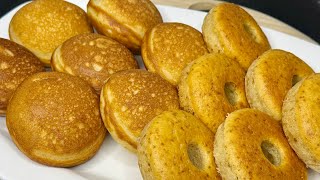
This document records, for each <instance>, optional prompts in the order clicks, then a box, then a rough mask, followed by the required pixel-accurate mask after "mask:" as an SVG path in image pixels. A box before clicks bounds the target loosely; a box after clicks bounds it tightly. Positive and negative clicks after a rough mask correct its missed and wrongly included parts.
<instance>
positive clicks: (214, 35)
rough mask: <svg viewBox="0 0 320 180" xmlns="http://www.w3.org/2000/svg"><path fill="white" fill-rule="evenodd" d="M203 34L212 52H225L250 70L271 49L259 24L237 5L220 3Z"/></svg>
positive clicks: (210, 13)
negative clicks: (258, 58) (256, 60)
mask: <svg viewBox="0 0 320 180" xmlns="http://www.w3.org/2000/svg"><path fill="white" fill-rule="evenodd" d="M202 33H203V37H204V40H205V42H206V44H207V46H208V49H209V51H210V52H211V53H224V54H225V55H227V56H228V57H230V58H232V59H234V60H236V61H238V62H239V64H240V65H241V67H242V68H243V69H245V70H247V69H248V68H249V66H250V64H251V63H252V62H253V61H254V60H255V59H256V58H257V57H258V56H259V55H261V54H262V53H263V52H265V51H267V50H269V49H270V44H269V42H268V39H267V37H266V36H265V34H264V33H263V31H262V30H261V28H260V26H259V25H258V24H257V22H256V21H255V20H254V19H253V17H251V16H250V15H249V14H248V13H247V12H246V11H245V10H243V9H242V8H241V7H239V6H238V5H235V4H231V3H221V4H219V5H217V6H216V7H214V8H212V9H211V10H210V12H209V13H208V14H207V15H206V17H205V19H204V21H203V25H202Z"/></svg>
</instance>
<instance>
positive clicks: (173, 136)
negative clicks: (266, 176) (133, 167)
mask: <svg viewBox="0 0 320 180" xmlns="http://www.w3.org/2000/svg"><path fill="white" fill-rule="evenodd" d="M213 139H214V134H213V133H212V132H211V131H210V130H209V129H208V128H207V127H206V126H205V125H204V124H203V123H202V122H201V121H200V120H198V119H197V118H195V117H194V116H192V115H191V114H189V113H187V112H185V111H182V110H172V111H165V112H163V113H161V114H160V115H158V116H156V117H155V118H154V119H153V120H152V121H151V122H150V123H149V124H148V125H147V126H146V127H145V128H144V130H143V132H142V133H141V137H140V139H139V145H138V160H139V167H140V172H141V174H142V177H143V179H145V180H150V179H221V178H220V175H219V174H218V173H217V171H216V166H215V163H214V157H213Z"/></svg>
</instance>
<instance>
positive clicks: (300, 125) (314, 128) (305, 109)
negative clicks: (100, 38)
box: [282, 74, 320, 172]
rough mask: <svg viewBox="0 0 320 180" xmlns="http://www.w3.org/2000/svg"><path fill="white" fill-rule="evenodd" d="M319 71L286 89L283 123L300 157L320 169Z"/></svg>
mask: <svg viewBox="0 0 320 180" xmlns="http://www.w3.org/2000/svg"><path fill="white" fill-rule="evenodd" d="M319 89H320V74H312V75H310V76H307V77H306V78H305V79H304V80H302V81H300V82H299V83H297V84H296V85H295V86H293V88H291V89H290V90H289V92H288V93H287V95H286V98H285V100H284V102H283V108H282V112H283V118H282V126H283V130H284V133H285V134H286V136H287V138H288V141H289V143H290V145H291V147H292V148H293V149H294V151H295V152H296V153H297V155H298V156H299V158H300V159H301V160H302V161H303V162H304V163H306V165H307V166H308V167H310V168H311V169H313V170H315V171H317V172H320V147H319V142H320V113H319V112H320V107H319V104H320V91H319Z"/></svg>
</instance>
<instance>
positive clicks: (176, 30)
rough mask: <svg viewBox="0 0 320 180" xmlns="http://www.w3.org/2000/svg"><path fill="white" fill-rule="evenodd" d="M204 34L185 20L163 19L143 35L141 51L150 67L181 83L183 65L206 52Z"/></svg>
mask: <svg viewBox="0 0 320 180" xmlns="http://www.w3.org/2000/svg"><path fill="white" fill-rule="evenodd" d="M207 52H208V51H207V48H206V46H205V43H204V41H203V38H202V34H201V33H200V32H199V31H197V30H196V29H194V28H193V27H191V26H188V25H185V24H181V23H162V24H159V25H157V26H155V27H154V28H152V29H151V30H150V31H148V33H147V34H146V36H145V37H144V39H143V44H142V49H141V54H142V58H143V61H144V63H145V65H146V67H147V69H148V70H149V71H151V72H156V73H158V74H159V75H160V76H161V77H162V78H164V79H166V80H167V81H169V82H170V83H171V84H173V85H177V84H178V82H179V80H180V76H181V72H182V70H183V68H184V67H185V66H186V65H187V64H188V63H190V62H192V61H193V60H195V59H196V58H198V57H200V56H202V55H204V54H206V53H207Z"/></svg>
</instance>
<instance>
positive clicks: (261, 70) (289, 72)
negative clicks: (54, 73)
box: [248, 49, 313, 120]
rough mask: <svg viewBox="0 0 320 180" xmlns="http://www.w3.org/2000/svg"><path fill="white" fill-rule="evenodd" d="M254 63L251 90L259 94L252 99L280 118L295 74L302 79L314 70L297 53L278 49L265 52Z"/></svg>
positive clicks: (251, 74)
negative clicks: (256, 97)
mask: <svg viewBox="0 0 320 180" xmlns="http://www.w3.org/2000/svg"><path fill="white" fill-rule="evenodd" d="M254 63H255V65H254V66H253V67H252V69H250V70H249V71H250V72H251V73H250V76H252V77H251V78H252V82H253V87H254V88H251V89H250V90H251V92H252V93H256V94H257V96H258V99H255V100H252V101H257V102H259V103H261V104H262V105H261V106H263V107H265V108H266V109H267V110H266V112H270V113H268V114H271V115H272V116H273V117H274V118H276V119H278V120H280V119H281V109H282V103H283V100H284V98H285V95H286V94H287V92H288V91H289V89H290V88H291V87H292V85H293V84H292V79H293V76H294V75H297V76H298V77H299V79H300V80H301V79H302V78H304V77H306V76H308V75H310V74H312V73H313V70H312V69H311V67H309V66H308V65H307V64H306V63H305V62H304V61H302V60H301V59H299V58H298V57H296V56H295V55H293V54H291V53H289V52H286V51H283V50H277V49H275V50H269V51H267V52H265V53H264V54H263V55H261V56H260V57H259V58H258V59H257V60H256V61H255V62H254ZM249 71H248V72H249ZM248 75H249V73H248ZM253 103H255V102H253ZM250 104H251V102H250Z"/></svg>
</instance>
